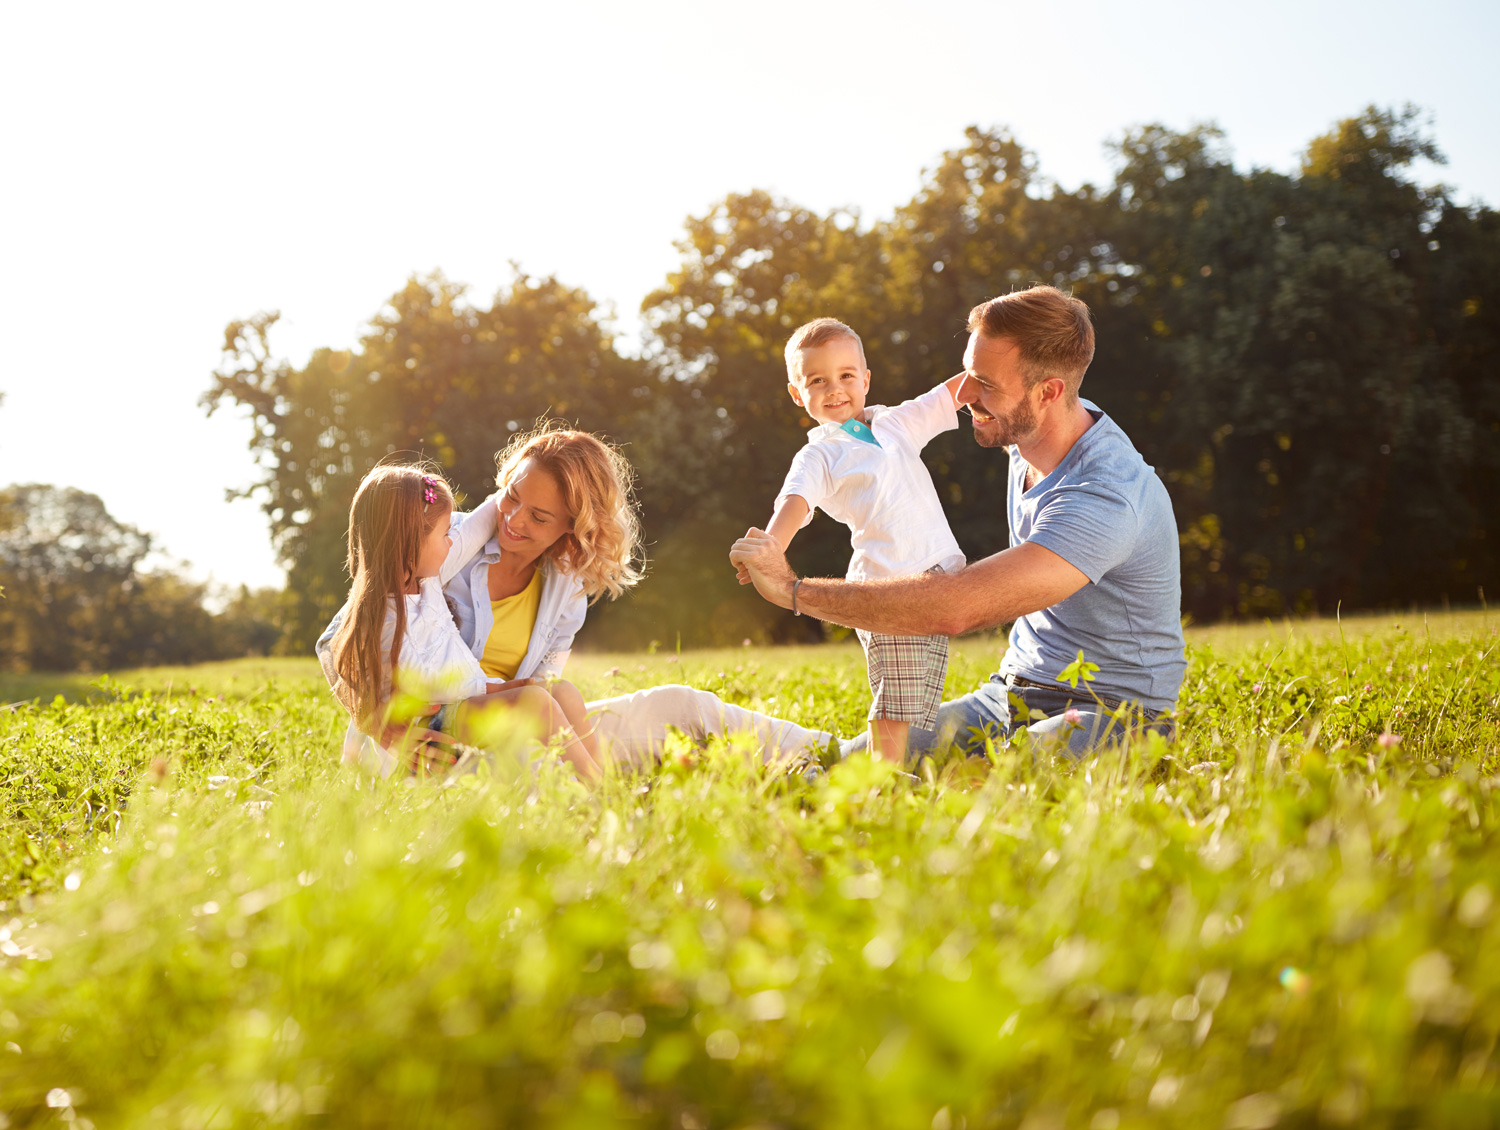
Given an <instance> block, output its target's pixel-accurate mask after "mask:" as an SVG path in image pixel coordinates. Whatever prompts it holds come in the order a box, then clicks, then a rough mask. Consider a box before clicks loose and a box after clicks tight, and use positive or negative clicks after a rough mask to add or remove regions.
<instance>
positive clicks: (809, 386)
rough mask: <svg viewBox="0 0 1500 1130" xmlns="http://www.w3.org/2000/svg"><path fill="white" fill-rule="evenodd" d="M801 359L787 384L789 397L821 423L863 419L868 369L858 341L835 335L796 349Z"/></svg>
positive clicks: (868, 379) (868, 376) (868, 388)
mask: <svg viewBox="0 0 1500 1130" xmlns="http://www.w3.org/2000/svg"><path fill="white" fill-rule="evenodd" d="M798 356H799V357H800V358H801V360H800V361H799V362H798V363H797V365H796V368H795V371H794V372H793V373H791V374H790V376H791V378H792V379H791V382H790V383H789V384H788V385H787V386H786V390H787V392H789V393H791V394H792V399H793V400H795V401H796V402H797V403H798V404H799V405H801V406H802V407H803V408H804V409H806V410H807V414H808V415H809V416H811V417H812V418H813V419H814V420H816V421H818V423H820V424H842V423H843V422H844V421H845V420H853V419H863V418H864V412H865V394H866V393H868V392H869V391H870V370H869V369H866V368H865V364H864V357H863V355H862V354H861V353H860V348H859V343H858V342H857V341H855V340H854V339H853V338H852V337H836V338H834V339H833V340H832V341H829V342H825V343H824V344H822V345H815V346H813V347H812V348H811V349H803V350H800V351H799V352H798Z"/></svg>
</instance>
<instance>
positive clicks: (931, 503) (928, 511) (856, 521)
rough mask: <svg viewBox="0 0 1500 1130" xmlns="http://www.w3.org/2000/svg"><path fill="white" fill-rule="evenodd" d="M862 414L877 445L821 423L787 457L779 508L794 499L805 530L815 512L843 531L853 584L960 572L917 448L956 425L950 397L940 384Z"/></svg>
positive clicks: (954, 543)
mask: <svg viewBox="0 0 1500 1130" xmlns="http://www.w3.org/2000/svg"><path fill="white" fill-rule="evenodd" d="M864 416H865V422H866V423H867V424H869V426H870V431H872V432H873V433H874V434H875V438H876V439H877V440H879V441H880V446H879V447H877V446H876V445H875V444H873V443H869V442H867V441H865V440H862V439H858V438H856V437H855V436H852V435H850V434H849V433H848V432H846V431H844V429H843V428H842V427H841V426H839V425H838V424H819V425H818V426H817V427H816V428H813V429H812V430H811V431H809V432H808V433H807V437H808V438H807V446H805V447H804V448H802V450H801V451H799V452H797V454H796V456H795V457H794V458H793V459H792V466H791V470H789V471H788V472H787V476H786V481H785V482H783V483H782V486H781V492H780V493H779V494H778V495H777V496H776V508H777V509H780V507H781V504H782V503H783V502H784V501H785V500H786V499H787V498H789V497H790V496H792V495H797V496H798V497H800V498H801V499H802V500H803V501H804V502H806V503H807V506H808V513H807V517H806V518H805V519H804V520H803V522H802V525H804V526H806V525H807V523H808V522H810V521H812V511H813V510H814V509H820V510H822V511H823V512H824V513H825V514H827V515H828V516H829V517H831V518H834V519H837V520H838V521H840V522H842V523H844V525H846V526H848V527H849V530H850V535H851V536H850V539H849V540H850V541H851V542H852V543H853V546H854V556H853V557H851V558H850V559H849V569H848V572H847V573H846V574H845V576H847V577H848V578H849V580H851V581H863V580H876V579H879V578H883V577H906V576H911V575H913V574H916V573H922V572H926V571H927V570H928V569H931V568H932V567H933V566H935V565H936V566H941V567H942V569H943V571H944V572H949V573H951V572H954V571H955V570H958V569H961V568H963V566H964V554H963V550H961V549H960V548H959V546H958V541H957V539H956V538H954V536H953V531H952V530H950V529H949V528H948V519H947V517H946V516H944V514H943V506H942V503H940V502H939V501H938V496H937V488H936V487H934V486H933V485H932V476H931V474H929V473H928V471H927V467H926V465H925V464H924V463H923V462H922V448H924V447H926V446H927V444H928V442H929V441H931V440H932V438H933V437H934V436H937V435H940V434H942V433H943V432H947V431H952V430H953V429H955V428H957V427H958V404H957V403H956V402H955V401H954V399H953V394H952V393H950V392H949V391H948V387H947V385H938V386H937V387H935V388H932V389H929V390H928V391H926V392H924V393H922V395H921V396H918V397H916V398H914V399H912V400H908V401H905V402H904V403H902V404H898V405H896V406H895V407H894V408H889V407H886V406H885V405H883V404H876V405H871V406H868V407H866V408H865V413H864Z"/></svg>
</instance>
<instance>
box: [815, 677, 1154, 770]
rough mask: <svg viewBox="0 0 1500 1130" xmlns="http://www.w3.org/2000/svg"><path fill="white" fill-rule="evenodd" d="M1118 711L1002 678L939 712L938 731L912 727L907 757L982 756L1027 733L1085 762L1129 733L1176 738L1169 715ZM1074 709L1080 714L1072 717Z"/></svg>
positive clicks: (1038, 744)
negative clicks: (956, 752) (1020, 708)
mask: <svg viewBox="0 0 1500 1130" xmlns="http://www.w3.org/2000/svg"><path fill="white" fill-rule="evenodd" d="M1011 696H1014V697H1016V698H1018V699H1019V700H1020V701H1021V702H1022V703H1024V704H1025V706H1026V710H1027V713H1028V715H1029V718H1027V719H1021V718H1017V717H1015V712H1014V711H1013V710H1012V709H1011V702H1010V698H1011ZM1114 706H1115V704H1114V703H1109V704H1106V705H1105V706H1103V707H1101V706H1100V704H1099V703H1098V702H1095V701H1094V699H1093V698H1092V697H1091V696H1090V695H1089V693H1088V691H1087V690H1086V689H1082V688H1080V689H1079V690H1076V691H1075V690H1072V689H1071V688H1069V687H1065V686H1062V685H1059V686H1058V688H1057V689H1056V690H1053V689H1052V688H1051V687H1028V686H1023V685H1019V684H1017V685H1015V686H1007V685H1006V684H1005V681H1004V678H1003V677H1002V676H1001V675H999V674H998V673H997V674H994V675H991V676H990V678H989V681H988V682H986V683H984V684H982V685H981V686H980V687H979V689H978V690H975V691H971V692H970V693H969V694H966V695H964V696H963V697H962V698H956V699H953V700H952V701H951V702H945V703H943V705H942V706H940V707H938V716H937V728H936V729H935V730H923V729H918V728H917V727H916V726H913V727H912V728H911V731H910V735H909V737H908V739H907V743H908V747H907V748H908V754H907V755H908V757H911V758H920V757H925V756H928V755H930V754H931V753H932V752H933V750H935V749H944V748H946V747H947V746H948V745H950V744H952V745H956V746H957V747H958V748H959V749H960V750H962V751H963V752H964V753H966V754H979V753H983V752H984V747H985V739H986V738H988V739H990V740H991V741H994V742H996V743H999V742H1002V741H1004V740H1005V739H1006V738H1008V737H1010V736H1011V735H1012V734H1014V733H1015V732H1017V731H1018V730H1022V729H1024V730H1025V731H1026V732H1027V734H1029V735H1030V737H1031V739H1032V740H1031V742H1030V744H1031V746H1032V748H1033V750H1036V751H1041V750H1055V751H1057V752H1059V753H1063V754H1065V755H1067V756H1068V757H1073V758H1080V757H1083V756H1085V755H1086V754H1089V753H1093V752H1096V751H1098V750H1100V749H1105V748H1108V747H1109V746H1112V745H1118V744H1119V743H1120V742H1121V741H1123V740H1124V739H1125V737H1126V736H1127V735H1128V734H1141V733H1146V732H1154V733H1158V734H1160V735H1162V737H1164V738H1171V737H1172V736H1173V734H1174V732H1175V727H1174V725H1173V722H1172V718H1171V716H1170V715H1166V714H1161V713H1158V712H1156V711H1150V710H1142V709H1141V708H1140V707H1131V706H1127V707H1126V709H1125V710H1124V711H1122V712H1121V716H1120V717H1119V718H1116V717H1114V714H1115V711H1114V709H1113V707H1114ZM1069 710H1074V711H1076V712H1077V713H1076V714H1075V715H1073V716H1072V717H1069V716H1068V711H1069ZM867 743H868V735H866V736H864V737H861V738H856V739H854V741H852V742H849V743H847V744H846V745H845V746H844V751H845V753H846V754H847V753H852V752H853V751H854V750H856V749H863V748H865V746H866V744H867Z"/></svg>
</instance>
